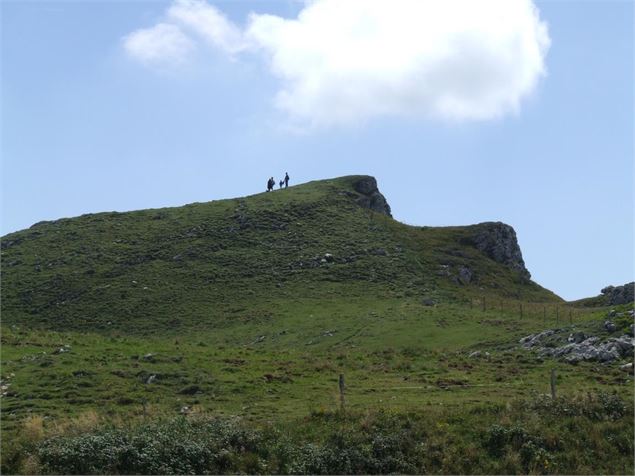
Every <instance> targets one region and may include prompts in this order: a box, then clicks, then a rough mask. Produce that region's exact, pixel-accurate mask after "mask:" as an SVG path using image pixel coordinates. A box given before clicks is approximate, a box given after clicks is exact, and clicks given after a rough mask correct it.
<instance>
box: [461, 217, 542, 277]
mask: <svg viewBox="0 0 635 476" xmlns="http://www.w3.org/2000/svg"><path fill="white" fill-rule="evenodd" d="M474 228H475V233H473V234H472V235H471V236H469V237H468V238H465V239H464V240H463V241H464V242H465V243H467V244H470V245H472V246H474V247H475V248H476V249H478V250H479V251H481V252H483V253H485V254H486V255H487V256H489V257H490V258H492V259H493V260H494V261H496V262H497V263H501V264H504V265H506V266H508V267H510V268H512V269H513V270H515V271H518V272H519V273H520V275H521V276H522V277H523V278H525V279H529V278H530V277H531V274H530V273H529V271H528V270H527V268H525V261H524V260H523V255H522V253H521V251H520V247H519V246H518V240H517V238H516V232H515V231H514V229H513V228H512V227H511V226H509V225H506V224H505V223H501V222H485V223H479V224H478V225H475V226H474Z"/></svg>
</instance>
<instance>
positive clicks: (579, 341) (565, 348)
mask: <svg viewBox="0 0 635 476" xmlns="http://www.w3.org/2000/svg"><path fill="white" fill-rule="evenodd" d="M564 332H566V330H564V329H549V330H546V331H543V332H540V333H539V334H531V335H528V336H526V337H523V338H522V339H520V341H519V343H520V345H521V346H522V347H523V348H525V349H533V350H535V351H537V352H538V353H539V354H540V355H541V356H542V357H553V358H557V359H562V360H564V361H566V362H570V363H575V362H579V361H581V360H593V361H597V362H612V361H614V360H620V359H623V358H630V359H632V358H633V338H632V337H630V336H627V335H623V336H621V337H610V338H608V339H606V340H604V341H602V340H601V339H600V337H597V336H587V335H585V334H584V333H583V332H571V333H569V337H568V338H567V339H566V341H565V342H562V343H561V345H554V344H555V343H556V342H557V338H558V337H559V336H558V335H559V334H560V335H562V334H563V333H564Z"/></svg>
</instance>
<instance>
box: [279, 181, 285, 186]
mask: <svg viewBox="0 0 635 476" xmlns="http://www.w3.org/2000/svg"><path fill="white" fill-rule="evenodd" d="M279 185H280V188H282V185H284V180H280V184H279Z"/></svg>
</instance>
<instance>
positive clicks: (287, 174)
mask: <svg viewBox="0 0 635 476" xmlns="http://www.w3.org/2000/svg"><path fill="white" fill-rule="evenodd" d="M288 186H289V173H288V172H285V173H284V188H287V187H288Z"/></svg>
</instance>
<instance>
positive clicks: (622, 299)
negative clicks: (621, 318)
mask: <svg viewBox="0 0 635 476" xmlns="http://www.w3.org/2000/svg"><path fill="white" fill-rule="evenodd" d="M634 288H635V282H631V283H626V284H624V285H622V286H607V287H605V288H604V289H602V290H601V291H600V292H601V293H602V294H603V295H604V296H605V297H606V299H607V301H608V302H607V304H608V305H609V306H615V305H618V304H626V303H629V302H633V298H634Z"/></svg>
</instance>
